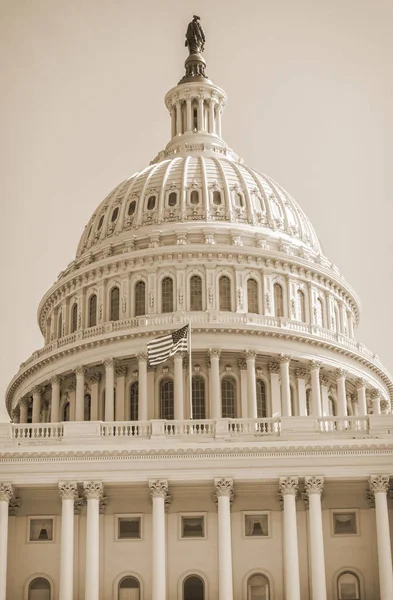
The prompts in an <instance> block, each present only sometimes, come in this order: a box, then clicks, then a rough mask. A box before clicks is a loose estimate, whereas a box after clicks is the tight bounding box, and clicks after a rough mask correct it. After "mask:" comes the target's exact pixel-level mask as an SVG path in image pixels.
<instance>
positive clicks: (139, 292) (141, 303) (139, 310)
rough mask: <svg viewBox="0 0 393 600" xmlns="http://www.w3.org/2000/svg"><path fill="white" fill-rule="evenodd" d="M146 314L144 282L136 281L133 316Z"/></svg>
mask: <svg viewBox="0 0 393 600" xmlns="http://www.w3.org/2000/svg"><path fill="white" fill-rule="evenodd" d="M145 314H146V284H145V282H144V281H137V282H136V284H135V316H136V317H139V316H141V315H145Z"/></svg>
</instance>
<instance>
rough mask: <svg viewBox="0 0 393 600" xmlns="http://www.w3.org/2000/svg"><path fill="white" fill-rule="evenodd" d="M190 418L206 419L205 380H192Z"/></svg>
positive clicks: (201, 378)
mask: <svg viewBox="0 0 393 600" xmlns="http://www.w3.org/2000/svg"><path fill="white" fill-rule="evenodd" d="M192 416H193V418H194V419H206V397H205V380H204V379H203V377H193V378H192Z"/></svg>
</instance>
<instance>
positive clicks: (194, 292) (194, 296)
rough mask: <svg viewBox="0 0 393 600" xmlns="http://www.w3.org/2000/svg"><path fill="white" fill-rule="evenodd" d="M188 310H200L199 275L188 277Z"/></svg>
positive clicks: (200, 284)
mask: <svg viewBox="0 0 393 600" xmlns="http://www.w3.org/2000/svg"><path fill="white" fill-rule="evenodd" d="M190 310H202V278H201V277H199V275H193V276H192V277H191V278H190Z"/></svg>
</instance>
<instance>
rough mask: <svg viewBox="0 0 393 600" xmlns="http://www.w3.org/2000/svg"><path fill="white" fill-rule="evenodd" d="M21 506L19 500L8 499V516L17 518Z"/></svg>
mask: <svg viewBox="0 0 393 600" xmlns="http://www.w3.org/2000/svg"><path fill="white" fill-rule="evenodd" d="M20 505H21V499H20V498H10V500H9V503H8V516H9V517H17V516H18V512H19V509H20Z"/></svg>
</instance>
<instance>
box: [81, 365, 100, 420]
mask: <svg viewBox="0 0 393 600" xmlns="http://www.w3.org/2000/svg"><path fill="white" fill-rule="evenodd" d="M75 378H76V393H75V421H84V420H85V369H84V368H83V367H82V366H80V365H79V366H78V367H76V369H75ZM105 401H106V398H105Z"/></svg>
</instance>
